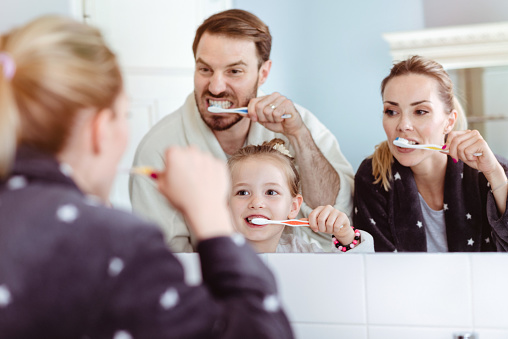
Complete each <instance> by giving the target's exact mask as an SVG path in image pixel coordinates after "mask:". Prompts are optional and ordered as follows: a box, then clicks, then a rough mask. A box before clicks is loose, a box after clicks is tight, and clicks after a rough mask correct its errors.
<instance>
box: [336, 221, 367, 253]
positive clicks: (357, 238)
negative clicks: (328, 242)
mask: <svg viewBox="0 0 508 339" xmlns="http://www.w3.org/2000/svg"><path fill="white" fill-rule="evenodd" d="M351 228H352V229H353V231H354V232H355V237H354V239H353V241H352V242H351V243H350V244H348V245H345V246H344V245H342V244H341V243H340V241H339V240H338V239H337V238H336V237H335V235H333V234H332V239H333V244H334V245H335V248H337V249H338V250H339V251H342V252H346V251H349V250H350V249H353V248H355V247H356V245H358V244H359V243H360V242H361V240H360V239H361V233H360V231H359V230H355V228H354V227H353V226H351Z"/></svg>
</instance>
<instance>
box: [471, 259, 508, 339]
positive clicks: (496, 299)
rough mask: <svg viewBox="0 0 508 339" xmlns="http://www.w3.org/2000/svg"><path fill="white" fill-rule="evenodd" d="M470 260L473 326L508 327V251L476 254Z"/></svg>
mask: <svg viewBox="0 0 508 339" xmlns="http://www.w3.org/2000/svg"><path fill="white" fill-rule="evenodd" d="M471 262H472V268H473V269H472V272H473V289H474V293H473V303H474V305H475V308H474V310H473V315H474V326H475V327H483V328H489V327H494V328H495V327H501V328H505V329H508V255H506V254H502V253H495V254H487V253H486V254H476V255H473V256H471ZM505 333H506V332H505ZM504 338H508V335H507V336H505V337H504ZM482 339H483V337H482Z"/></svg>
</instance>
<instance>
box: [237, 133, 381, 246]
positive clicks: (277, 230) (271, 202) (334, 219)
mask: <svg viewBox="0 0 508 339" xmlns="http://www.w3.org/2000/svg"><path fill="white" fill-rule="evenodd" d="M228 165H229V169H230V171H231V178H232V191H231V196H230V200H229V205H230V208H231V211H232V215H233V224H234V225H235V228H236V230H237V231H238V232H240V233H242V234H243V235H244V236H245V238H246V239H247V240H248V241H249V242H250V243H251V245H252V246H253V247H254V249H255V250H256V251H258V252H260V253H266V252H278V253H283V252H300V253H309V252H324V251H323V249H321V248H320V247H319V246H318V245H316V244H314V243H308V242H306V241H305V240H304V239H302V238H300V237H299V236H298V235H296V234H294V233H293V232H292V230H291V229H289V228H290V227H289V226H284V225H276V224H268V225H254V224H253V223H252V222H251V221H252V219H254V218H264V219H269V220H285V219H293V218H296V216H297V215H298V212H299V211H300V206H301V204H302V202H303V197H302V195H301V194H300V176H299V174H298V171H297V169H296V167H295V164H294V160H293V158H292V157H291V155H290V154H289V151H288V150H287V149H286V148H285V147H284V141H283V140H281V139H273V140H271V141H268V142H265V143H263V144H262V145H249V146H246V147H244V148H242V149H240V150H239V151H238V152H236V153H235V154H234V155H233V156H231V158H230V159H229V161H228ZM308 221H309V224H310V228H311V229H312V230H313V231H315V232H324V233H328V234H331V235H332V236H331V237H330V248H331V251H334V252H349V251H354V252H374V244H373V241H372V237H371V236H370V234H368V233H366V232H363V231H359V230H355V229H354V228H353V227H351V225H350V222H349V219H348V217H347V216H346V214H345V213H343V212H341V211H339V210H337V209H335V208H334V207H332V206H329V205H328V206H319V207H317V208H315V209H314V210H313V211H312V212H311V213H310V214H309V216H308ZM285 228H288V229H287V230H285ZM328 251H330V250H328Z"/></svg>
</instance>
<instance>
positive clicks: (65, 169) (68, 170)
mask: <svg viewBox="0 0 508 339" xmlns="http://www.w3.org/2000/svg"><path fill="white" fill-rule="evenodd" d="M60 172H62V173H63V175H65V176H67V177H70V176H71V175H72V167H71V165H69V164H65V163H61V164H60Z"/></svg>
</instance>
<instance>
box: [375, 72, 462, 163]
mask: <svg viewBox="0 0 508 339" xmlns="http://www.w3.org/2000/svg"><path fill="white" fill-rule="evenodd" d="M455 119H456V113H455V111H454V112H452V113H450V112H448V111H447V109H446V107H445V106H444V103H443V102H442V100H441V99H440V97H439V88H438V83H437V81H436V80H435V79H433V78H431V77H428V76H426V75H420V74H409V75H402V76H398V77H395V78H393V79H391V80H390V81H388V83H387V84H386V87H385V90H384V93H383V128H384V130H385V133H386V136H387V139H388V144H389V147H390V151H391V152H392V154H393V155H394V157H395V158H396V159H397V161H399V162H400V163H401V164H402V165H403V166H409V167H412V166H416V165H418V164H420V163H422V162H423V161H424V160H426V159H428V158H431V157H440V156H441V157H442V156H443V155H442V154H441V153H438V152H430V151H428V150H419V149H412V148H400V147H397V146H395V145H393V140H395V139H396V138H397V137H401V138H404V139H407V140H409V141H413V142H415V143H416V144H437V145H443V144H444V137H445V134H447V133H448V132H450V131H451V130H452V128H453V125H454V123H455Z"/></svg>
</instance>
